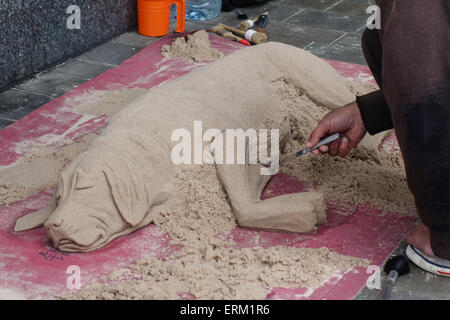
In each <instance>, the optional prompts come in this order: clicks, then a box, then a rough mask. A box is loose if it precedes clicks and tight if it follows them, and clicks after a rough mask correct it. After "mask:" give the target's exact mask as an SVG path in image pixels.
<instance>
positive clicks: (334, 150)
mask: <svg viewBox="0 0 450 320" xmlns="http://www.w3.org/2000/svg"><path fill="white" fill-rule="evenodd" d="M339 140H340V139H338V140H336V141H333V142H331V143H330V147H329V148H330V151H329V152H328V153H329V154H330V156H332V157H334V156H337V154H338V150H339Z"/></svg>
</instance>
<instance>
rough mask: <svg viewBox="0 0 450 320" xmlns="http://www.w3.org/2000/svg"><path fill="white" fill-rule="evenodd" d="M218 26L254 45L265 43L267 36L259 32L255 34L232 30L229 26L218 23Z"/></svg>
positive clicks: (249, 31) (250, 31) (253, 31)
mask: <svg viewBox="0 0 450 320" xmlns="http://www.w3.org/2000/svg"><path fill="white" fill-rule="evenodd" d="M218 26H220V27H223V28H224V29H226V30H228V31H231V32H233V33H234V34H236V35H238V36H241V37H244V38H245V39H246V40H248V41H250V42H252V43H254V44H260V43H263V42H266V41H267V35H266V34H264V33H261V32H257V31H255V30H252V29H250V30H247V31H244V30H241V29H237V28H233V27H230V26H227V25H226V24H223V23H219V24H218Z"/></svg>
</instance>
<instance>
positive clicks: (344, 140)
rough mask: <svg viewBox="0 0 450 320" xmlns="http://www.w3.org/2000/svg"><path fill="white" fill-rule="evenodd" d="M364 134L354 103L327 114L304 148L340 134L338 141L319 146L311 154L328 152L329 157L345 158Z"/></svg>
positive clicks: (357, 109) (363, 127) (356, 106)
mask: <svg viewBox="0 0 450 320" xmlns="http://www.w3.org/2000/svg"><path fill="white" fill-rule="evenodd" d="M366 132H367V130H366V128H365V126H364V122H363V120H362V118H361V113H360V112H359V108H358V105H357V104H356V102H354V103H351V104H348V105H346V106H344V107H341V108H339V109H336V110H333V111H331V112H330V113H329V114H327V115H326V116H325V117H324V118H323V119H322V120H321V121H320V122H319V124H318V125H317V127H316V128H315V129H314V131H313V132H311V135H310V136H309V140H308V143H307V144H306V147H307V148H311V147H312V146H314V145H316V144H317V143H318V142H319V141H320V140H321V139H324V138H326V137H327V136H329V135H332V134H334V133H340V134H341V137H340V138H339V139H337V140H336V141H333V142H331V143H330V144H329V145H323V146H320V147H319V148H318V149H315V150H313V151H312V153H314V154H319V152H323V153H327V152H328V153H329V154H330V155H331V156H336V155H339V156H341V157H345V156H346V155H347V154H348V153H349V152H350V151H351V150H352V149H353V148H354V147H356V145H357V144H358V143H359V142H360V141H361V140H362V138H363V137H364V135H365V134H366Z"/></svg>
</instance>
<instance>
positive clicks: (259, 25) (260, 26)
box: [253, 11, 269, 39]
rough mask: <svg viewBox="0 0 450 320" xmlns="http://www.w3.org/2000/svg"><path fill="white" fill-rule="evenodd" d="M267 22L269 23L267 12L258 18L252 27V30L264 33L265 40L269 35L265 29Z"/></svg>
mask: <svg viewBox="0 0 450 320" xmlns="http://www.w3.org/2000/svg"><path fill="white" fill-rule="evenodd" d="M268 22H269V12H268V11H267V12H264V13H263V14H262V15H260V16H259V17H258V20H257V21H256V23H255V25H254V26H253V30H255V31H258V32H262V33H265V34H266V36H267V39H269V33H268V32H267V29H266V26H267V23H268Z"/></svg>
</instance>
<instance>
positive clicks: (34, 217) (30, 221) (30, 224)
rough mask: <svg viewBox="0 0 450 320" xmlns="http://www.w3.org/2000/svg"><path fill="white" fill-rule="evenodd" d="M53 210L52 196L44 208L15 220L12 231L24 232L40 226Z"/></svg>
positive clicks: (54, 198) (54, 200)
mask: <svg viewBox="0 0 450 320" xmlns="http://www.w3.org/2000/svg"><path fill="white" fill-rule="evenodd" d="M55 209H56V197H55V196H54V197H53V199H52V200H51V201H50V203H49V204H48V205H47V206H46V207H44V208H42V209H41V210H38V211H36V212H33V213H30V214H27V215H26V216H23V217H22V218H20V219H17V221H16V225H15V226H14V231H16V232H19V231H25V230H30V229H34V228H38V227H40V226H42V225H43V224H44V223H45V221H47V219H48V217H49V216H50V215H51V213H52V212H53V211H54V210H55Z"/></svg>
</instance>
